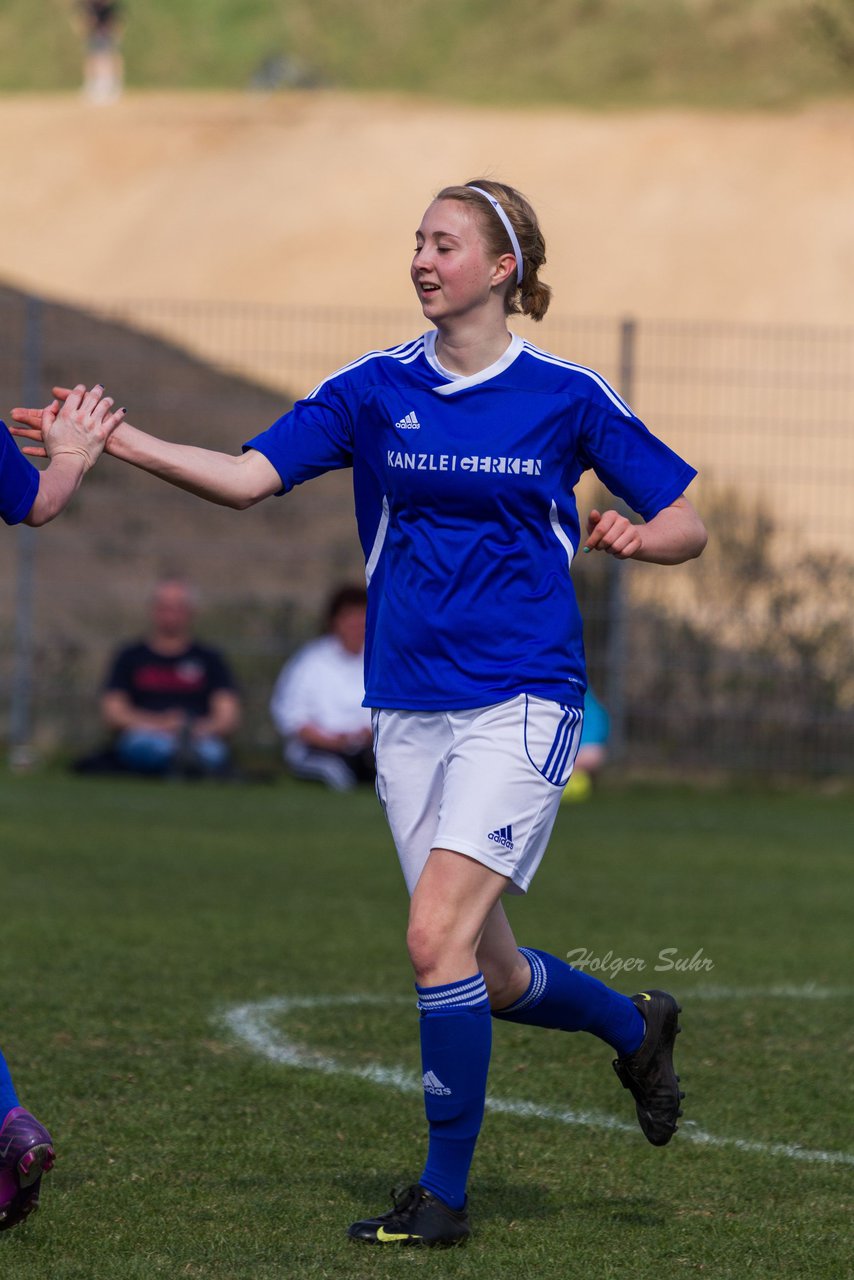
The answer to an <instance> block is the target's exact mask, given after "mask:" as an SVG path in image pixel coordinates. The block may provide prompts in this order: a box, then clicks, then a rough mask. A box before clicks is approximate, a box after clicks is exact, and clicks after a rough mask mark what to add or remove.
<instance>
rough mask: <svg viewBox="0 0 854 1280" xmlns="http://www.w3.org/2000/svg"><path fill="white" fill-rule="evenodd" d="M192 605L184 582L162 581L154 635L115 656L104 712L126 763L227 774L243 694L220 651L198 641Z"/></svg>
mask: <svg viewBox="0 0 854 1280" xmlns="http://www.w3.org/2000/svg"><path fill="white" fill-rule="evenodd" d="M194 612H195V609H194V601H193V593H192V591H191V589H190V587H189V586H188V584H187V583H186V582H182V581H181V580H180V579H177V578H170V579H165V580H164V581H162V582H160V583H158V585H157V587H156V589H155V592H154V597H153V599H152V607H151V628H150V632H149V635H148V638H147V639H146V640H143V641H139V642H137V643H135V644H131V645H128V646H126V647H125V648H123V649H121V650H120V651H119V652H118V653H117V654H116V656H115V658H114V660H113V665H112V668H111V670H110V673H109V676H108V677H107V681H106V684H105V686H104V692H103V695H102V698H101V713H102V716H103V718H104V722H105V723H106V725H107V728H108V729H110V730H111V731H112V733H113V734H114V735H115V750H116V754H117V755H118V758H119V761H120V762H121V764H122V766H123V767H124V768H126V769H130V770H132V771H134V772H138V773H154V774H164V773H171V772H184V773H189V774H221V773H223V772H225V771H226V770H227V768H228V766H229V763H230V750H229V745H228V740H229V738H230V737H231V736H232V734H233V733H234V732H235V730H236V729H237V726H238V724H239V721H240V699H239V697H238V694H237V689H236V686H235V682H234V677H233V676H232V674H231V671H230V670H229V667H228V665H227V663H226V662H225V660H224V658H223V657H222V655H221V654H220V653H218V652H217V650H215V649H211V648H208V647H207V646H206V645H201V644H198V643H197V642H196V641H195V640H194V638H193V621H194Z"/></svg>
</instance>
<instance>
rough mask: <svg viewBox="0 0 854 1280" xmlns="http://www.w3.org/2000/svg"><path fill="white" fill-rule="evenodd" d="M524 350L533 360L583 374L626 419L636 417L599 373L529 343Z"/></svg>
mask: <svg viewBox="0 0 854 1280" xmlns="http://www.w3.org/2000/svg"><path fill="white" fill-rule="evenodd" d="M525 350H526V351H527V353H528V355H530V356H533V357H534V359H535V360H542V362H543V364H554V365H557V367H558V368H559V369H568V370H569V371H570V372H571V373H583V374H584V375H585V376H586V377H588V378H590V379H592V381H593V382H595V383H596V386H597V387H598V388H599V390H600V391H604V393H605V395H606V396H607V397H608V399H609V400H610V401H611V403H612V404H614V405H616V407H617V408H618V409H619V410H620V413H622V414H625V416H626V417H627V418H634V417H635V416H636V415H635V414H634V413H632V410H631V409H630V408H629V406H628V405H627V404H626V402H625V400H623V399H622V397H621V396H618V395H617V393H616V391H615V390H614V388H613V387H612V386H611V385H610V383H608V382H606V381H605V379H604V378H603V377H602V375H601V373H596V371H595V370H594V369H588V368H587V367H586V365H583V364H573V362H572V361H571V360H561V359H560V357H559V356H553V355H550V354H549V352H547V351H541V350H540V348H539V347H535V346H533V345H532V344H531V343H530V342H526V343H525Z"/></svg>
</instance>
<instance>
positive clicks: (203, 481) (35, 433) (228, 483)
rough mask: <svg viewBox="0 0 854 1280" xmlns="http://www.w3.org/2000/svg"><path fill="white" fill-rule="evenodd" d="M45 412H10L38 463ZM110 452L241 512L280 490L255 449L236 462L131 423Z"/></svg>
mask: <svg viewBox="0 0 854 1280" xmlns="http://www.w3.org/2000/svg"><path fill="white" fill-rule="evenodd" d="M54 393H55V395H56V396H57V397H58V398H59V399H60V400H61V399H63V398H64V396H65V395H66V394H67V392H66V390H65V388H63V387H55V388H54ZM45 412H47V411H46V410H42V409H24V408H17V409H13V410H12V417H13V419H14V421H15V422H16V423H19V424H20V426H19V427H17V428H13V434H15V435H17V436H21V437H22V438H24V439H26V440H30V441H31V442H32V443H31V445H30V446H29V447H27V448H25V449H24V453H28V454H31V455H32V456H34V457H44V456H45V452H46V451H45V448H44V443H43V427H42V416H43V414H44V413H45ZM107 452H108V453H110V454H111V455H112V456H113V457H114V458H120V459H121V461H122V462H129V463H130V464H131V466H134V467H139V468H140V470H142V471H147V472H149V474H150V475H154V476H157V477H158V478H159V479H160V480H165V481H167V483H169V484H173V485H175V486H176V487H177V488H179V489H185V490H186V491H187V492H188V493H194V494H196V496H197V497H199V498H205V499H206V500H207V501H208V502H215V503H217V504H218V505H219V506H223V507H233V508H234V509H235V510H238V511H241V510H245V509H246V508H247V507H252V506H254V505H255V503H257V502H261V501H262V500H263V499H264V498H269V497H270V496H271V495H272V494H274V493H278V492H279V490H280V489H281V487H282V481H281V477H280V476H279V473H278V472H277V471H276V468H275V467H274V466H273V464H272V463H271V462H269V461H268V460H267V458H265V457H264V455H263V454H261V453H258V451H257V450H255V449H249V450H247V452H246V453H243V454H240V455H238V456H237V457H235V456H234V455H233V454H229V453H219V452H217V451H216V450H214V449H201V448H197V447H196V446H195V445H186V444H175V443H173V442H172V441H170V440H160V439H158V437H157V436H152V435H149V434H148V433H147V432H145V431H140V430H139V429H138V428H137V427H133V426H131V424H130V423H129V422H123V423H122V424H121V431H120V433H119V432H118V431H113V434H112V436H111V437H110V440H109V444H108V446H107Z"/></svg>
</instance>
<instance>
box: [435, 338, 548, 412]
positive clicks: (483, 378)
mask: <svg viewBox="0 0 854 1280" xmlns="http://www.w3.org/2000/svg"><path fill="white" fill-rule="evenodd" d="M524 345H525V344H524V342H523V340H522V339H521V338H520V337H519V334H518V333H514V334H513V335H512V337H511V338H510V343H509V345H508V347H507V350H506V351H504V353H503V354H502V355H500V356H499V357H498V359H497V360H496V361H495V363H494V364H490V365H488V366H487V367H486V368H485V369H480V370H478V372H477V373H470V374H462V373H453V372H452V371H451V370H450V369H446V368H445V366H444V365H443V364H442V363H441V361H440V360H439V358H438V356H437V355H436V330H435V329H431V330H430V331H429V333H425V335H424V354H425V356H426V357H427V361H428V363H429V365H430V366H431V368H433V369H435V370H436V372H437V373H440V374H441V375H442V377H443V378H447V379H448V381H447V382H444V383H442V384H441V385H440V386H438V387H434V388H433V390H434V391H437V392H438V393H439V395H440V396H452V395H455V394H456V393H457V392H458V391H465V390H466V388H467V387H476V386H479V385H480V383H482V382H489V381H490V380H491V379H492V378H495V377H497V376H498V374H499V373H503V372H504V370H505V369H507V368H508V367H509V366H510V365H511V364H512V363H513V361H514V360H515V359H516V357H517V356H518V355H519V354H520V353H521V351H522V348H523V347H524Z"/></svg>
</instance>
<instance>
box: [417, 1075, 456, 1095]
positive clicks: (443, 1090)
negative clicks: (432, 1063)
mask: <svg viewBox="0 0 854 1280" xmlns="http://www.w3.org/2000/svg"><path fill="white" fill-rule="evenodd" d="M421 1083H422V1084H423V1085H424V1092H425V1093H435V1094H437V1095H438V1096H439V1097H440V1098H447V1097H448V1096H449V1094H450V1092H451V1091H450V1089H449V1088H447V1086H446V1085H444V1084H442V1081H441V1080H440V1079H439V1077H438V1076H437V1075H436V1074H435V1072H433V1071H425V1072H424V1076H423V1078H422V1080H421Z"/></svg>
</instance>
